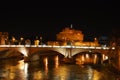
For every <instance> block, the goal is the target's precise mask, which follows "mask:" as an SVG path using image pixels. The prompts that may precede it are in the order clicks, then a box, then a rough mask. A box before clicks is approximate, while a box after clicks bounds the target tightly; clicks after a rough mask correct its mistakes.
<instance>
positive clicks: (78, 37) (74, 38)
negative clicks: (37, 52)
mask: <svg viewBox="0 0 120 80" xmlns="http://www.w3.org/2000/svg"><path fill="white" fill-rule="evenodd" d="M56 36H57V41H48V45H64V46H65V45H74V46H99V44H98V40H97V38H95V39H94V41H93V42H83V40H84V34H83V33H82V31H80V30H75V29H73V28H68V27H67V28H65V29H63V30H62V31H61V32H59V33H58V34H57V35H56Z"/></svg>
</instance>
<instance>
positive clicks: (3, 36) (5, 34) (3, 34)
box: [0, 32, 9, 45]
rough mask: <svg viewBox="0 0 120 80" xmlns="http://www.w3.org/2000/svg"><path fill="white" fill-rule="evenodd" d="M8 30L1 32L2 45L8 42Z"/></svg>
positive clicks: (0, 42)
mask: <svg viewBox="0 0 120 80" xmlns="http://www.w3.org/2000/svg"><path fill="white" fill-rule="evenodd" d="M8 35H9V34H8V32H0V45H5V44H8Z"/></svg>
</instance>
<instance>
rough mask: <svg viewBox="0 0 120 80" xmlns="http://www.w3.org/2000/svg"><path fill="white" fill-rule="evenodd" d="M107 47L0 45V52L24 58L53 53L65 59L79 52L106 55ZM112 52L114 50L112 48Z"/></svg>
mask: <svg viewBox="0 0 120 80" xmlns="http://www.w3.org/2000/svg"><path fill="white" fill-rule="evenodd" d="M109 49H110V48H109V47H92V46H48V45H37V46H36V45H0V52H2V51H7V54H6V55H4V57H6V56H7V55H8V54H13V52H14V53H17V52H19V53H21V54H23V55H24V56H25V57H30V56H34V54H35V53H38V52H39V53H40V52H44V51H55V52H57V53H60V54H62V55H64V56H65V57H69V58H70V57H72V56H74V55H76V54H78V53H81V52H89V53H101V54H105V55H108V53H109ZM112 50H114V48H112Z"/></svg>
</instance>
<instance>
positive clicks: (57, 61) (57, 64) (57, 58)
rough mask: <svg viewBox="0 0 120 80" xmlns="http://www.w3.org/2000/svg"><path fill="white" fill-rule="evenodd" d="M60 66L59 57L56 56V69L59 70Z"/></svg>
mask: <svg viewBox="0 0 120 80" xmlns="http://www.w3.org/2000/svg"><path fill="white" fill-rule="evenodd" d="M58 66H59V57H58V56H56V57H55V68H58Z"/></svg>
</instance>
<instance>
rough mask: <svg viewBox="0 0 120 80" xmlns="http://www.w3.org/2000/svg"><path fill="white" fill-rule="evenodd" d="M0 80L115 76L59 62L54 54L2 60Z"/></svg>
mask: <svg viewBox="0 0 120 80" xmlns="http://www.w3.org/2000/svg"><path fill="white" fill-rule="evenodd" d="M86 56H87V58H89V56H88V55H86ZM81 58H82V59H81V60H84V58H83V57H82V56H81ZM0 80H115V76H114V75H112V73H109V72H108V71H106V70H105V69H103V68H99V69H94V68H92V67H91V66H88V65H86V66H81V65H78V64H64V63H60V57H59V56H58V55H56V56H54V57H53V58H50V57H47V56H46V57H44V58H42V60H39V61H34V62H24V60H15V59H11V60H2V61H1V62H0Z"/></svg>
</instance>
